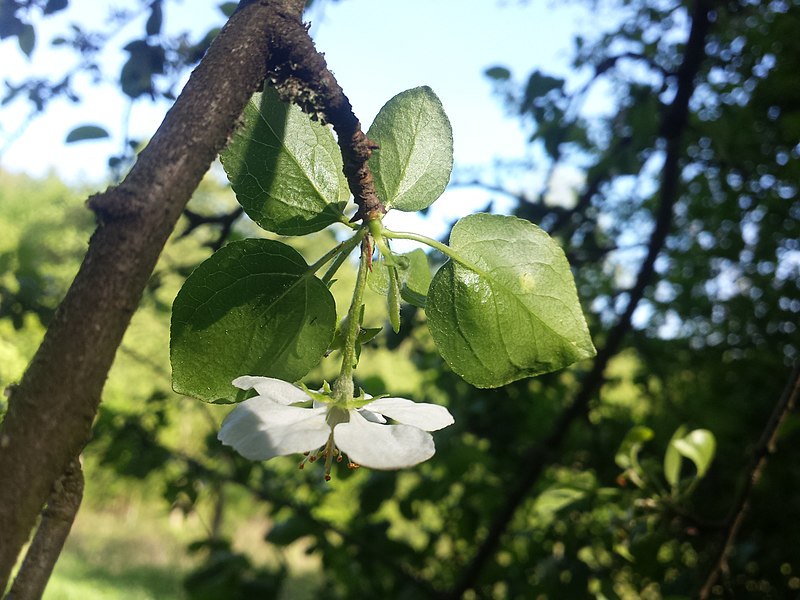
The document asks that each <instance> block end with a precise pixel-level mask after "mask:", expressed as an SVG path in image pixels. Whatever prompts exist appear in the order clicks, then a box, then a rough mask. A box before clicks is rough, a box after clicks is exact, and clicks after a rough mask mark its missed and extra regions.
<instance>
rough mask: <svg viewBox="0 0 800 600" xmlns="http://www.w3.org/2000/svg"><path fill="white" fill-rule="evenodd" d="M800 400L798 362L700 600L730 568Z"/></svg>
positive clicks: (766, 431)
mask: <svg viewBox="0 0 800 600" xmlns="http://www.w3.org/2000/svg"><path fill="white" fill-rule="evenodd" d="M798 397H800V363H797V364H796V365H795V367H794V369H793V370H792V374H791V375H790V376H789V381H788V382H787V384H786V387H785V388H784V390H783V393H782V394H781V397H780V399H779V400H778V403H777V404H776V405H775V409H774V410H773V411H772V415H770V418H769V421H767V425H766V427H764V431H763V432H762V433H761V438H760V439H759V440H758V444H757V445H756V448H755V451H754V452H753V458H752V460H751V463H750V467H749V468H748V469H747V473H746V477H745V480H744V484H743V485H742V489H741V491H740V492H739V495H738V496H737V497H736V502H735V503H734V505H733V508H732V510H731V515H730V517H728V519H727V520H726V524H725V527H724V530H725V531H724V541H723V543H722V545H721V546H720V548H719V552H718V553H717V555H716V557H715V559H714V561H713V563H712V566H711V570H710V571H709V573H708V576H707V577H706V580H705V583H704V584H703V587H702V588H701V589H700V594H699V596H698V597H699V598H700V600H706V599H707V598H709V597H710V596H711V590H712V589H713V588H714V584H715V583H716V581H717V578H718V577H719V575H720V573H725V572H726V571H727V568H728V557H729V556H730V554H731V552H732V551H733V547H734V545H735V543H736V536H737V535H738V533H739V529H740V528H741V526H742V523H743V522H744V519H745V516H746V515H747V510H748V508H749V505H750V496H751V495H752V492H753V488H754V487H755V486H756V484H757V483H758V480H759V479H760V478H761V473H763V471H764V467H766V465H767V457H768V456H769V455H770V454H773V453H774V452H775V443H776V442H777V440H778V431H779V430H780V428H781V424H782V423H783V422H784V421H785V420H786V417H788V416H789V414H790V413H791V412H792V410H794V407H795V406H796V405H797V400H798Z"/></svg>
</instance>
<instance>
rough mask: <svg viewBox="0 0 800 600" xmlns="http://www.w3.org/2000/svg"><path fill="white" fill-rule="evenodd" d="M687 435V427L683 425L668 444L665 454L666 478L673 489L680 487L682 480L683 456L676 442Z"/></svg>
mask: <svg viewBox="0 0 800 600" xmlns="http://www.w3.org/2000/svg"><path fill="white" fill-rule="evenodd" d="M685 433H686V426H685V425H681V426H680V427H678V429H676V430H675V433H673V434H672V438H671V439H670V441H669V444H667V450H666V452H664V478H665V479H666V480H667V483H669V484H670V485H671V486H672V487H675V486H676V485H678V482H679V481H680V479H681V462H682V459H681V455H680V453H679V452H678V450H677V448H675V440H678V439H680V438H682V437H683V436H684V434H685Z"/></svg>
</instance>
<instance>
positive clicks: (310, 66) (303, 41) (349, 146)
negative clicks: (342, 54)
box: [269, 23, 386, 221]
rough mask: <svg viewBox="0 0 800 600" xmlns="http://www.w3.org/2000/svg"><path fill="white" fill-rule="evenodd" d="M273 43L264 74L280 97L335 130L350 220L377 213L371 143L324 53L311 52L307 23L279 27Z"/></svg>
mask: <svg viewBox="0 0 800 600" xmlns="http://www.w3.org/2000/svg"><path fill="white" fill-rule="evenodd" d="M270 33H271V34H272V35H275V36H277V35H280V36H281V40H280V41H279V42H278V43H274V44H273V45H274V46H278V47H280V48H282V49H284V50H285V53H281V54H279V55H278V56H276V60H275V61H273V62H272V67H271V68H270V72H269V76H270V78H271V80H272V82H273V83H274V84H275V86H276V87H277V89H278V91H279V92H280V93H281V94H282V96H283V97H284V98H285V99H286V100H290V101H292V102H295V103H296V104H297V105H299V106H300V107H301V108H302V109H303V110H304V111H305V112H307V113H308V114H310V115H311V116H312V118H317V119H319V120H321V121H322V122H326V123H330V124H331V125H333V128H334V130H335V131H336V134H337V138H338V142H339V149H340V150H341V153H342V159H343V162H344V167H343V171H344V175H345V177H346V178H347V183H348V185H349V186H350V191H351V192H352V194H353V198H354V199H355V202H356V204H357V205H358V211H357V212H356V214H355V216H354V217H353V219H352V220H353V221H357V220H358V219H365V220H368V219H373V218H379V217H381V216H382V215H383V214H385V213H386V207H385V206H384V205H383V202H381V200H380V199H379V198H378V195H377V193H376V191H375V183H374V181H373V178H372V172H371V171H370V169H369V166H368V165H367V161H368V160H369V157H370V155H371V154H372V151H373V150H376V149H377V146H376V145H375V144H374V143H373V142H371V141H370V140H369V138H367V136H366V134H364V132H363V131H362V130H361V123H360V122H359V120H358V119H357V118H356V116H355V114H354V113H353V106H352V105H351V104H350V100H348V98H347V96H345V94H344V90H342V88H341V86H340V85H339V83H338V82H337V81H336V78H335V77H334V76H333V73H331V71H330V70H329V69H328V65H327V63H326V62H325V57H324V56H323V55H322V54H320V53H319V52H317V50H316V48H315V47H314V42H313V41H312V39H311V36H310V35H309V34H308V28H307V27H306V26H303V25H301V24H299V23H297V24H296V26H295V27H292V28H290V29H287V30H285V31H283V32H270Z"/></svg>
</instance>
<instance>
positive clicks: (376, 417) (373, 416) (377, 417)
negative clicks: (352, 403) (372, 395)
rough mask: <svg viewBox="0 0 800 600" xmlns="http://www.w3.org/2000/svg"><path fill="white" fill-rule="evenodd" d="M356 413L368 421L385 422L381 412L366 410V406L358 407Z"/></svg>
mask: <svg viewBox="0 0 800 600" xmlns="http://www.w3.org/2000/svg"><path fill="white" fill-rule="evenodd" d="M358 414H360V415H361V416H362V417H364V418H365V419H366V420H367V421H369V422H370V423H386V419H384V418H383V415H382V414H380V413H376V412H372V411H371V410H367V409H366V408H359V409H358Z"/></svg>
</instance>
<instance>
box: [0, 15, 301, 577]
mask: <svg viewBox="0 0 800 600" xmlns="http://www.w3.org/2000/svg"><path fill="white" fill-rule="evenodd" d="M302 9H303V2H302V0H258V1H253V2H249V3H242V5H241V6H240V9H239V10H238V11H237V13H235V14H234V15H233V16H232V17H231V19H230V20H229V22H228V23H227V24H226V25H225V27H224V28H223V29H222V31H221V32H220V34H219V36H218V37H217V38H216V39H215V41H214V42H213V44H212V45H211V47H210V48H209V50H208V53H207V54H206V56H205V58H204V59H203V60H202V62H201V63H200V65H198V67H197V69H196V70H195V71H194V72H193V73H192V76H191V77H190V79H189V82H188V83H187V84H186V87H185V88H184V90H183V92H182V93H181V95H180V97H179V98H178V100H177V101H176V102H175V105H174V106H173V107H172V109H171V110H170V111H169V113H168V114H167V116H166V117H165V119H164V122H163V123H162V125H161V126H160V127H159V129H158V131H157V132H156V133H155V135H154V136H153V138H152V140H151V141H150V143H149V144H148V146H147V147H146V148H145V149H144V150H143V151H142V153H141V154H140V156H139V159H138V160H137V162H136V164H135V165H134V167H133V169H132V170H131V172H130V173H129V174H128V176H127V177H126V178H125V180H124V181H123V182H122V183H121V184H120V185H119V186H118V187H116V188H112V189H109V190H107V191H106V192H104V193H102V194H99V195H96V196H94V197H92V198H91V199H90V200H89V205H90V207H91V208H92V209H93V210H94V211H95V213H96V215H97V218H98V221H99V225H98V227H97V230H96V231H95V233H94V235H93V236H92V239H91V241H90V243H89V248H88V251H87V254H86V257H85V259H84V261H83V264H82V265H81V268H80V271H79V272H78V275H77V276H76V278H75V281H74V282H73V284H72V286H71V287H70V289H69V291H68V292H67V295H66V297H65V298H64V301H63V302H62V303H61V305H60V306H59V309H58V311H57V312H56V315H55V316H54V318H53V321H52V323H51V325H50V327H49V328H48V330H47V333H46V335H45V338H44V340H43V342H42V345H41V346H40V347H39V350H38V351H37V353H36V355H35V357H34V359H33V361H32V362H31V364H30V366H29V367H28V370H27V371H26V373H25V374H24V376H23V378H22V381H21V382H20V384H19V386H17V387H16V388H14V390H13V391H12V393H11V396H10V398H9V403H8V412H7V414H6V417H5V421H4V422H3V423H2V425H0V531H2V537H1V538H0V589H5V586H6V582H7V581H8V576H9V573H10V572H11V569H12V567H13V565H14V563H15V562H16V558H17V555H18V554H19V551H20V549H21V548H22V546H23V544H24V543H25V541H26V540H27V538H28V535H29V533H30V531H31V529H32V528H33V526H34V523H35V521H36V516H37V514H38V513H39V511H40V510H41V508H42V506H43V504H44V503H45V501H46V499H47V497H48V495H49V493H50V490H51V489H52V486H53V484H54V482H55V481H56V480H57V479H58V478H59V477H60V476H61V475H62V474H63V473H64V472H65V470H66V468H67V466H68V465H69V464H70V462H71V461H73V460H75V457H76V456H77V455H78V453H79V452H80V450H81V448H82V447H83V446H84V445H85V444H86V442H87V440H88V439H89V436H90V430H91V425H92V420H93V419H94V417H95V414H96V412H97V407H98V405H99V403H100V395H101V391H102V388H103V384H104V382H105V379H106V376H107V373H108V369H109V367H110V366H111V362H112V360H113V358H114V354H115V352H116V349H117V347H118V346H119V344H120V341H121V339H122V335H123V333H124V331H125V329H126V328H127V325H128V323H129V321H130V318H131V316H132V314H133V312H134V310H135V309H136V305H137V303H138V301H139V298H140V297H141V294H142V290H143V289H144V288H145V286H146V284H147V280H148V278H149V276H150V273H151V272H152V270H153V267H154V265H155V263H156V260H157V259H158V255H159V253H160V252H161V249H162V248H163V246H164V244H165V242H166V240H167V238H168V237H169V234H170V232H171V231H172V230H173V228H174V227H175V223H176V222H177V220H178V217H179V216H180V214H181V211H182V210H183V208H184V206H185V205H186V202H187V201H188V200H189V197H190V196H191V195H192V192H193V191H194V189H195V188H196V187H197V185H198V183H199V182H200V180H201V178H202V176H203V174H204V173H205V172H206V171H207V170H208V167H209V165H210V164H211V161H212V160H213V159H214V158H215V157H216V156H217V154H218V153H219V151H220V150H221V149H222V148H223V147H224V145H225V143H226V141H227V139H228V136H229V135H230V133H231V131H232V130H233V127H234V125H235V123H236V120H237V119H238V118H239V116H240V115H241V113H242V110H243V108H244V106H245V104H246V103H247V101H248V100H249V99H250V97H251V96H252V93H253V91H255V89H257V87H258V86H259V85H260V84H261V82H262V81H263V79H264V77H265V75H266V71H267V68H268V60H270V59H271V57H272V55H273V54H275V53H278V52H279V51H280V50H281V49H279V48H275V47H273V46H272V44H275V43H277V42H276V40H281V39H284V38H283V37H282V36H281V35H280V32H281V31H287V30H294V29H296V28H297V26H298V24H299V23H300V19H301V16H302ZM268 31H269V32H270V33H271V35H265V32H268Z"/></svg>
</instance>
